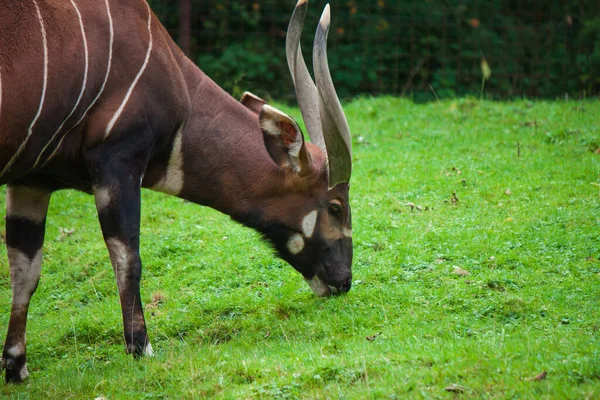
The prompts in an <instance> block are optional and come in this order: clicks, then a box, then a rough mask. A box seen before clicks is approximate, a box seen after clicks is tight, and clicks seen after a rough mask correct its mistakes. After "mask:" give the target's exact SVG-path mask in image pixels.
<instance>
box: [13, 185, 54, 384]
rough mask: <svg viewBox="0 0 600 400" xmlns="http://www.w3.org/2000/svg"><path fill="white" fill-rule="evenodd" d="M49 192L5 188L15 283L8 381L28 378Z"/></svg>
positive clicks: (15, 187)
mask: <svg viewBox="0 0 600 400" xmlns="http://www.w3.org/2000/svg"><path fill="white" fill-rule="evenodd" d="M49 201H50V193H49V192H46V191H41V190H37V189H32V188H28V187H25V186H13V185H9V186H8V188H7V191H6V247H7V250H8V263H9V265H10V279H11V285H12V308H11V311H10V321H9V323H8V333H7V334H6V342H5V343H4V351H3V352H2V366H4V368H6V382H21V381H23V379H25V378H27V376H28V375H29V373H28V372H27V363H26V355H25V331H26V326H27V311H28V309H29V301H30V300H31V296H32V295H33V293H34V292H35V289H36V288H37V285H38V282H39V279H40V270H41V266H42V245H43V243H44V231H45V225H46V213H47V211H48V203H49Z"/></svg>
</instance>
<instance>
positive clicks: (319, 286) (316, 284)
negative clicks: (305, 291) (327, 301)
mask: <svg viewBox="0 0 600 400" xmlns="http://www.w3.org/2000/svg"><path fill="white" fill-rule="evenodd" d="M304 280H305V281H306V283H308V286H310V288H311V289H312V291H313V293H314V294H316V295H317V296H318V297H327V296H329V295H331V290H330V288H329V286H327V285H326V284H325V282H323V281H322V280H321V278H319V277H318V276H317V275H315V276H314V277H313V278H312V279H306V278H304Z"/></svg>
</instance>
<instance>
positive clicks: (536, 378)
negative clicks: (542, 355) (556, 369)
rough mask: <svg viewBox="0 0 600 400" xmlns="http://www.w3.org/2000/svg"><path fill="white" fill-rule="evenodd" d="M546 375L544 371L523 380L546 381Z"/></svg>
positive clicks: (546, 372)
mask: <svg viewBox="0 0 600 400" xmlns="http://www.w3.org/2000/svg"><path fill="white" fill-rule="evenodd" d="M547 375H548V371H544V372H542V373H541V374H539V375H536V376H534V377H533V378H525V380H526V381H536V382H539V381H543V380H544V379H546V376H547Z"/></svg>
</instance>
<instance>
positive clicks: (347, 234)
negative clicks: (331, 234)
mask: <svg viewBox="0 0 600 400" xmlns="http://www.w3.org/2000/svg"><path fill="white" fill-rule="evenodd" d="M342 235H344V237H347V238H352V229H348V228H344V229H343V230H342Z"/></svg>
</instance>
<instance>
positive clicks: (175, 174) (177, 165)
mask: <svg viewBox="0 0 600 400" xmlns="http://www.w3.org/2000/svg"><path fill="white" fill-rule="evenodd" d="M182 132H183V124H182V125H181V127H180V128H179V130H178V131H177V134H176V135H175V139H173V148H172V149H171V155H170V156H169V165H168V166H167V170H166V171H165V176H163V177H162V179H161V180H160V181H159V182H158V183H157V184H156V185H154V186H153V187H152V189H154V190H157V191H159V192H163V193H167V194H171V195H175V196H177V195H178V194H179V193H181V190H182V189H183V151H182V150H183V148H182V137H181V136H182Z"/></svg>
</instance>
